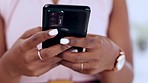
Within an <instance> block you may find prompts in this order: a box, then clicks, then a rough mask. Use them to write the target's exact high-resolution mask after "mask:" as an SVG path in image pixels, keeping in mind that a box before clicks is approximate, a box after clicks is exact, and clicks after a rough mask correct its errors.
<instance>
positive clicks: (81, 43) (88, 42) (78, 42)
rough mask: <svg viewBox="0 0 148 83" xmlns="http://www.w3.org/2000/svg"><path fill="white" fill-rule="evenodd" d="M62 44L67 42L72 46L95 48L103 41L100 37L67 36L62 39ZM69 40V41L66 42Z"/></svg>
mask: <svg viewBox="0 0 148 83" xmlns="http://www.w3.org/2000/svg"><path fill="white" fill-rule="evenodd" d="M60 41H61V42H60V43H61V44H67V45H70V46H76V47H82V48H95V47H97V45H98V44H99V43H102V42H101V41H100V40H99V39H98V37H92V36H88V37H84V38H76V37H66V38H62V39H61V40H60ZM65 41H67V42H65Z"/></svg>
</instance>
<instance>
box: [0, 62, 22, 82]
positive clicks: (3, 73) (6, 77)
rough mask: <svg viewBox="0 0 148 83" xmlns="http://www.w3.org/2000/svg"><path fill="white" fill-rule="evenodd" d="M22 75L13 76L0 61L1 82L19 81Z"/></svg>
mask: <svg viewBox="0 0 148 83" xmlns="http://www.w3.org/2000/svg"><path fill="white" fill-rule="evenodd" d="M19 80H20V76H17V77H15V76H12V75H10V74H9V73H8V72H7V70H6V69H5V68H4V67H3V65H2V64H1V61H0V82H1V83H19Z"/></svg>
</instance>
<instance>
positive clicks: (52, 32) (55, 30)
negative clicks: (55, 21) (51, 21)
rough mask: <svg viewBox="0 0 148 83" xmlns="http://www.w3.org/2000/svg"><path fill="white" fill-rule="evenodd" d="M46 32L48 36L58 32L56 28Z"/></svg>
mask: <svg viewBox="0 0 148 83" xmlns="http://www.w3.org/2000/svg"><path fill="white" fill-rule="evenodd" d="M48 34H49V35H50V36H56V35H57V34H58V30H57V29H53V30H51V31H49V32H48Z"/></svg>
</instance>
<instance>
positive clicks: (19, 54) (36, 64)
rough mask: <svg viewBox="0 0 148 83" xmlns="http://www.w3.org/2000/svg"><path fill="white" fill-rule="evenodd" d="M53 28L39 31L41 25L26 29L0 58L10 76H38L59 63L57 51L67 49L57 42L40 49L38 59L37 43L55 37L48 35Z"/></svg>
mask: <svg viewBox="0 0 148 83" xmlns="http://www.w3.org/2000/svg"><path fill="white" fill-rule="evenodd" d="M52 31H53V30H49V31H41V27H37V28H33V29H31V30H28V31H26V32H25V33H24V34H23V35H22V36H21V37H20V38H19V39H18V40H17V41H16V42H15V44H14V45H13V46H12V48H11V49H9V50H8V51H7V52H6V53H5V54H4V56H3V57H2V59H1V63H2V65H3V67H4V68H5V70H6V71H7V72H9V74H10V75H12V76H21V75H26V76H40V75H42V74H44V73H45V72H47V71H49V70H50V69H52V68H54V67H56V66H57V65H59V61H61V58H59V57H57V56H56V55H58V54H59V53H61V52H63V51H65V50H67V49H69V47H68V46H66V45H61V44H57V45H54V46H52V47H49V48H45V49H42V50H40V54H41V57H42V58H43V59H44V60H40V59H39V56H38V49H37V45H38V44H40V43H41V42H43V41H45V40H47V39H50V38H53V37H55V35H53V34H52V35H50V34H51V33H50V32H52Z"/></svg>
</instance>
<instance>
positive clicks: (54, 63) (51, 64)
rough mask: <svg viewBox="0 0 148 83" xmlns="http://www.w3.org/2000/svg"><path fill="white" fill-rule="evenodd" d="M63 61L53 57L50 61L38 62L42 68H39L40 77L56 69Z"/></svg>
mask: <svg viewBox="0 0 148 83" xmlns="http://www.w3.org/2000/svg"><path fill="white" fill-rule="evenodd" d="M61 60H62V59H61V58H59V57H53V58H51V59H48V60H45V61H41V62H40V61H38V62H39V63H38V64H40V66H39V67H38V68H37V69H38V70H37V73H38V76H40V75H42V74H44V73H46V72H48V71H49V70H51V69H53V68H55V67H56V66H58V65H59V62H60V61H61Z"/></svg>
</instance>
